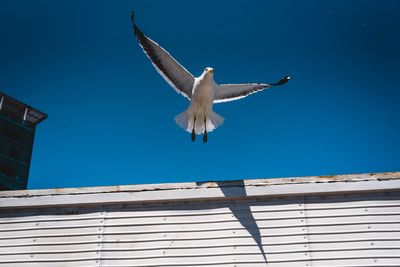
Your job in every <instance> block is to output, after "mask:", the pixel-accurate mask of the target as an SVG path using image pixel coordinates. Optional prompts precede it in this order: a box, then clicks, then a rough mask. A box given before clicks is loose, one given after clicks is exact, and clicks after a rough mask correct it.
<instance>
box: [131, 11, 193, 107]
mask: <svg viewBox="0 0 400 267" xmlns="http://www.w3.org/2000/svg"><path fill="white" fill-rule="evenodd" d="M134 18H135V14H134V13H133V11H132V12H131V19H132V23H133V30H134V32H135V36H136V39H137V40H138V42H139V44H140V46H141V47H142V49H143V51H144V53H145V54H146V55H147V57H148V58H149V59H150V60H151V63H152V64H153V66H154V67H155V68H156V70H157V71H158V73H160V75H161V76H162V77H163V78H164V79H165V80H166V81H167V82H168V84H169V85H171V86H172V88H174V89H175V91H176V92H177V93H179V94H182V95H183V96H185V97H186V98H187V99H189V100H190V98H191V96H192V88H193V84H194V77H193V75H192V74H191V73H190V72H188V71H187V70H186V69H185V68H184V67H182V65H181V64H179V63H178V62H177V61H176V60H175V59H174V58H173V57H172V56H171V55H170V54H169V53H168V52H167V51H166V50H165V49H163V48H162V47H161V46H160V45H158V44H157V43H156V42H154V41H153V40H151V39H150V38H149V37H147V36H146V35H144V34H143V33H142V31H141V30H140V29H139V28H138V27H137V26H136V23H135V20H134Z"/></svg>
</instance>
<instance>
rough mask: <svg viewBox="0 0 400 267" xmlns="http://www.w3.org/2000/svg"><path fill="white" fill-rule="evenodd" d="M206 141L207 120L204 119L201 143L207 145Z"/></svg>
mask: <svg viewBox="0 0 400 267" xmlns="http://www.w3.org/2000/svg"><path fill="white" fill-rule="evenodd" d="M207 139H208V136H207V118H206V117H204V134H203V143H204V144H205V143H207Z"/></svg>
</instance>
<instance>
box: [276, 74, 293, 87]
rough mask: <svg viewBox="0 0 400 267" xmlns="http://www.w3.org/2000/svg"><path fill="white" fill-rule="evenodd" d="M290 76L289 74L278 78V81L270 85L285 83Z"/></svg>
mask: <svg viewBox="0 0 400 267" xmlns="http://www.w3.org/2000/svg"><path fill="white" fill-rule="evenodd" d="M290 78H291V77H290V76H286V77H284V78H282V79H280V80H279V81H278V82H276V83H273V84H272V85H274V86H276V85H282V84H285V83H287V82H288V81H289V80H290Z"/></svg>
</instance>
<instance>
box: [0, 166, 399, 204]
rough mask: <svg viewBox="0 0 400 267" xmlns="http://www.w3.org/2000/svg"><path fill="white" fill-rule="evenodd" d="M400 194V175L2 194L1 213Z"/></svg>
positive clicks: (219, 182) (151, 185) (64, 189)
mask: <svg viewBox="0 0 400 267" xmlns="http://www.w3.org/2000/svg"><path fill="white" fill-rule="evenodd" d="M386 190H400V172H385V173H366V174H348V175H329V176H309V177H289V178H270V179H251V180H236V181H209V182H192V183H173V184H145V185H125V186H106V187H82V188H63V189H44V190H16V191H2V192H1V191H0V208H3V209H4V208H28V207H41V206H42V207H43V206H46V207H48V206H58V205H63V206H65V205H105V204H121V203H151V202H171V201H172V202H173V201H186V200H211V199H226V198H243V197H261V196H263V197H282V196H298V195H309V194H328V193H329V194H331V193H352V192H368V191H386Z"/></svg>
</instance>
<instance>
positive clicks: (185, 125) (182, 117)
mask: <svg viewBox="0 0 400 267" xmlns="http://www.w3.org/2000/svg"><path fill="white" fill-rule="evenodd" d="M174 119H175V122H176V124H178V125H179V127H181V128H182V129H183V130H185V131H188V132H191V131H192V130H191V129H190V128H189V116H188V114H187V112H186V110H185V111H184V112H182V113H179V114H178V115H176V116H175V118H174Z"/></svg>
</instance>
